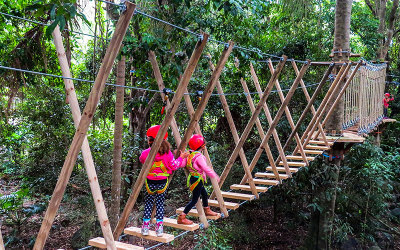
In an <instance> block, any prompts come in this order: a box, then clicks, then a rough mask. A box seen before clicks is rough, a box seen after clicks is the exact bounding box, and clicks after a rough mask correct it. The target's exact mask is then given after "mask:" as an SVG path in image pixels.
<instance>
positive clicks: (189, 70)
mask: <svg viewBox="0 0 400 250" xmlns="http://www.w3.org/2000/svg"><path fill="white" fill-rule="evenodd" d="M208 37H209V35H208V34H206V33H204V34H203V39H202V40H201V41H198V42H197V44H196V47H195V49H194V51H193V54H192V56H191V57H190V59H189V62H188V65H187V67H186V69H185V72H184V73H183V76H182V78H181V80H180V82H179V85H178V87H177V90H176V92H175V95H174V97H173V99H172V101H171V105H170V109H169V110H168V112H167V113H166V115H165V117H164V120H163V122H162V124H161V127H160V130H159V132H158V135H164V134H165V133H166V132H167V130H168V127H169V126H170V123H171V121H172V119H173V116H174V115H175V112H176V110H177V109H178V106H179V103H180V102H181V99H182V96H183V94H184V90H185V88H186V87H187V85H188V84H189V81H190V78H191V77H192V75H193V72H194V70H195V69H196V66H197V63H198V62H199V60H200V57H201V54H202V52H203V50H204V47H205V46H206V43H207V39H208ZM162 141H163V136H157V137H156V138H155V140H154V142H153V145H152V147H151V150H150V152H149V155H148V156H147V159H146V161H145V162H144V164H143V167H142V170H141V171H140V173H139V176H138V178H137V180H136V182H135V185H134V186H133V188H132V193H131V195H130V196H129V198H128V201H127V203H126V206H125V208H124V210H123V211H122V214H121V216H120V220H119V222H118V224H117V227H116V228H115V230H114V238H117V237H119V236H120V235H121V233H122V231H123V228H124V227H125V224H126V222H127V221H128V217H129V214H130V213H131V211H132V209H133V206H134V205H135V203H136V199H137V197H138V195H139V193H140V190H141V189H142V187H143V184H144V181H145V179H146V176H147V174H148V173H149V170H150V168H151V165H152V163H153V161H154V157H155V156H156V154H157V152H158V150H159V148H160V146H161V143H162Z"/></svg>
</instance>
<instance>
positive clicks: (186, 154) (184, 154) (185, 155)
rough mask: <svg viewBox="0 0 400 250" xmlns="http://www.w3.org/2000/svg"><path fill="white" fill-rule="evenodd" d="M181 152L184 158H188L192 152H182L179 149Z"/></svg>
mask: <svg viewBox="0 0 400 250" xmlns="http://www.w3.org/2000/svg"><path fill="white" fill-rule="evenodd" d="M179 152H180V157H181V158H182V159H185V158H187V157H188V156H189V155H190V153H189V152H188V151H185V152H183V153H182V151H179Z"/></svg>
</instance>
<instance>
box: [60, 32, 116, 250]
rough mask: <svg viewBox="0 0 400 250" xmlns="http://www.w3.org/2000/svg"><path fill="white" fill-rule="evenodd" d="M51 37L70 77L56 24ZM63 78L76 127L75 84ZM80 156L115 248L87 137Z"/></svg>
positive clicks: (109, 244)
mask: <svg viewBox="0 0 400 250" xmlns="http://www.w3.org/2000/svg"><path fill="white" fill-rule="evenodd" d="M53 39H54V45H55V47H56V50H57V56H58V60H59V62H60V68H61V72H62V75H63V76H64V77H66V78H71V77H72V76H71V72H70V68H69V65H68V60H67V56H66V54H65V49H64V45H63V41H62V37H61V33H60V28H59V26H58V25H57V26H56V28H55V29H54V31H53ZM66 78H64V84H65V92H66V95H67V99H68V103H69V105H70V107H71V112H72V118H73V121H74V124H75V127H78V125H79V121H80V119H81V111H80V108H79V103H78V99H77V97H76V93H75V86H74V83H73V82H72V80H71V79H66ZM82 157H83V161H84V163H85V167H86V172H87V175H88V179H89V185H90V189H91V191H92V196H93V200H94V204H95V207H96V211H97V215H98V219H99V222H100V226H101V230H102V232H103V236H104V239H105V242H106V245H107V247H108V248H109V249H116V246H115V242H114V238H113V236H112V231H111V227H110V223H109V220H108V216H107V212H106V207H105V205H104V201H103V196H102V194H101V189H100V185H99V181H98V178H97V174H96V169H95V166H94V162H93V157H92V153H91V152H90V147H89V142H88V140H87V138H86V137H85V139H84V140H83V143H82ZM99 201H100V202H99Z"/></svg>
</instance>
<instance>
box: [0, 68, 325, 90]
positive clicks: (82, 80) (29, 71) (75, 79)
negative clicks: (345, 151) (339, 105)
mask: <svg viewBox="0 0 400 250" xmlns="http://www.w3.org/2000/svg"><path fill="white" fill-rule="evenodd" d="M0 69H7V70H13V71H18V72H23V73H30V74H36V75H42V76H51V77H56V78H61V79H68V80H73V81H80V82H88V83H94V81H92V80H85V79H80V78H74V77H65V76H60V75H54V74H48V73H42V72H37V71H31V70H26V69H18V68H13V67H7V66H3V65H0ZM318 84H319V83H312V84H309V85H306V86H305V87H306V88H308V87H313V86H316V85H318ZM106 85H109V86H114V87H122V88H128V89H136V90H143V91H150V92H158V93H162V91H160V90H155V89H149V88H140V87H133V86H121V85H118V84H113V83H106ZM302 88H303V87H301V86H300V87H297V89H302ZM289 90H290V89H282V90H280V91H278V90H272V91H271V92H272V93H277V92H286V91H289ZM171 93H173V94H175V92H173V91H172V92H171ZM184 94H185V95H196V93H184ZM249 94H250V95H255V94H259V92H250V93H246V92H236V93H224V94H218V93H213V94H211V95H212V96H220V95H225V96H229V95H245V96H246V95H249Z"/></svg>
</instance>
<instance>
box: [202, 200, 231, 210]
mask: <svg viewBox="0 0 400 250" xmlns="http://www.w3.org/2000/svg"><path fill="white" fill-rule="evenodd" d="M224 203H225V207H226V208H228V209H232V210H236V209H237V208H238V207H239V203H235V202H228V201H225V202H224ZM208 205H209V206H211V207H219V204H218V201H217V200H208Z"/></svg>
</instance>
